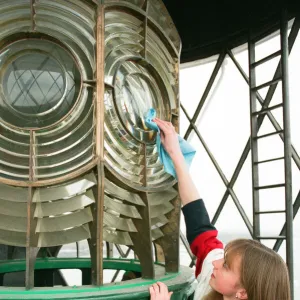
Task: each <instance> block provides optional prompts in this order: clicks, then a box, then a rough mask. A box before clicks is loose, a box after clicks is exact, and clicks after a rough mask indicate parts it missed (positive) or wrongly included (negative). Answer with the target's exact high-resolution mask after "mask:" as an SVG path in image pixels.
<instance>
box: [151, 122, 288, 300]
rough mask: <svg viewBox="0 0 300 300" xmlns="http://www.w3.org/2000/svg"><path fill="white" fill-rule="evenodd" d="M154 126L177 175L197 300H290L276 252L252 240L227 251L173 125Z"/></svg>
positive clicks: (156, 292)
mask: <svg viewBox="0 0 300 300" xmlns="http://www.w3.org/2000/svg"><path fill="white" fill-rule="evenodd" d="M154 121H155V122H156V124H157V125H158V127H159V128H160V132H161V133H160V135H161V142H162V144H163V146H164V148H165V150H166V151H167V152H168V154H169V156H170V157H171V159H172V161H173V164H174V167H175V170H176V175H177V178H178V188H179V194H180V198H181V201H182V205H183V208H182V211H183V214H184V218H185V222H186V230H187V239H188V241H189V243H190V246H191V250H192V252H193V253H194V255H195V256H196V257H197V264H196V277H197V281H198V284H197V287H196V290H195V294H194V300H233V299H234V300H237V299H248V300H290V288H289V277H288V271H287V267H286V265H285V263H284V261H283V260H282V258H281V257H280V256H279V255H278V254H277V253H276V252H274V251H273V250H271V249H269V248H267V247H266V246H264V245H262V244H261V243H259V242H257V241H254V240H247V239H239V240H234V241H232V242H230V243H229V244H228V245H227V246H226V247H225V249H224V250H223V244H222V243H221V242H220V241H219V240H218V239H217V234H218V232H217V230H216V229H215V227H214V226H213V225H212V224H211V223H210V220H209V216H208V214H207V211H206V208H205V205H204V203H203V201H202V200H201V199H200V197H199V194H198V191H197V189H196V187H195V185H194V184H193V181H192V179H191V177H190V175H189V172H188V168H187V166H186V164H185V161H184V157H183V155H182V153H181V150H180V147H179V143H178V137H177V133H176V131H175V129H174V127H173V125H172V124H171V123H169V122H166V121H162V120H160V119H155V120H154ZM149 291H150V295H151V300H169V299H171V295H172V293H170V292H168V289H167V287H166V285H165V284H163V283H161V282H158V283H157V284H154V285H152V286H151V287H150V289H149Z"/></svg>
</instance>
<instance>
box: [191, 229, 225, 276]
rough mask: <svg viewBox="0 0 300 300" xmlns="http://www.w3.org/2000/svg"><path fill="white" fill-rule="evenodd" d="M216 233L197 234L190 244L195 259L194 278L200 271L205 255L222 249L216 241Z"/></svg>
mask: <svg viewBox="0 0 300 300" xmlns="http://www.w3.org/2000/svg"><path fill="white" fill-rule="evenodd" d="M217 235H218V231H217V230H209V231H205V232H203V233H201V234H199V235H198V236H197V237H196V238H195V239H194V240H193V242H192V244H191V250H192V252H193V254H194V255H195V256H196V257H197V262H196V277H197V276H198V275H199V273H200V272H201V269H202V264H203V261H204V259H205V258H206V256H207V254H208V253H209V252H210V251H212V250H214V249H223V244H222V242H220V241H219V240H218V239H217Z"/></svg>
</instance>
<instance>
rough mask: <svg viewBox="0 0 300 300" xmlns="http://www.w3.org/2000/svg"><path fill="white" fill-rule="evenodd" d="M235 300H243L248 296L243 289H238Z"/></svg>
mask: <svg viewBox="0 0 300 300" xmlns="http://www.w3.org/2000/svg"><path fill="white" fill-rule="evenodd" d="M236 298H237V299H241V300H245V299H248V295H247V292H246V290H245V289H239V290H238V291H237V293H236Z"/></svg>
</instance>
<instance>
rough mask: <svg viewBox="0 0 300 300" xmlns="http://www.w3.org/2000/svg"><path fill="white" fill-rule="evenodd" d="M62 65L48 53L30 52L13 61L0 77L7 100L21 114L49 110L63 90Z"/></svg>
mask: <svg viewBox="0 0 300 300" xmlns="http://www.w3.org/2000/svg"><path fill="white" fill-rule="evenodd" d="M65 81H66V80H65V75H64V70H63V68H62V66H60V64H59V63H58V61H56V60H55V59H54V58H52V57H51V56H49V55H46V54H42V53H30V54H25V55H22V56H20V57H18V58H17V59H16V60H13V61H12V62H11V63H10V64H9V66H8V68H7V69H6V72H5V75H4V78H3V84H4V86H3V88H4V95H5V99H6V101H7V103H8V104H9V105H11V106H12V107H13V108H14V109H15V110H17V111H18V112H20V113H24V114H33V115H38V114H43V113H47V112H50V110H51V109H52V108H55V107H56V105H57V104H59V102H60V101H62V100H63V95H64V91H65V89H66V82H65Z"/></svg>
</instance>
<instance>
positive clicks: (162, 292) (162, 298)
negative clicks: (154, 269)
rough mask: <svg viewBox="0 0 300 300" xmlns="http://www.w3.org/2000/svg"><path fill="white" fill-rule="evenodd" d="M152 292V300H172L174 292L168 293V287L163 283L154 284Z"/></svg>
mask: <svg viewBox="0 0 300 300" xmlns="http://www.w3.org/2000/svg"><path fill="white" fill-rule="evenodd" d="M149 291H150V296H151V298H150V300H170V299H171V296H172V294H173V292H169V291H168V287H167V286H166V285H165V284H164V283H162V282H157V283H154V284H153V285H152V286H150V288H149Z"/></svg>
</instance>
